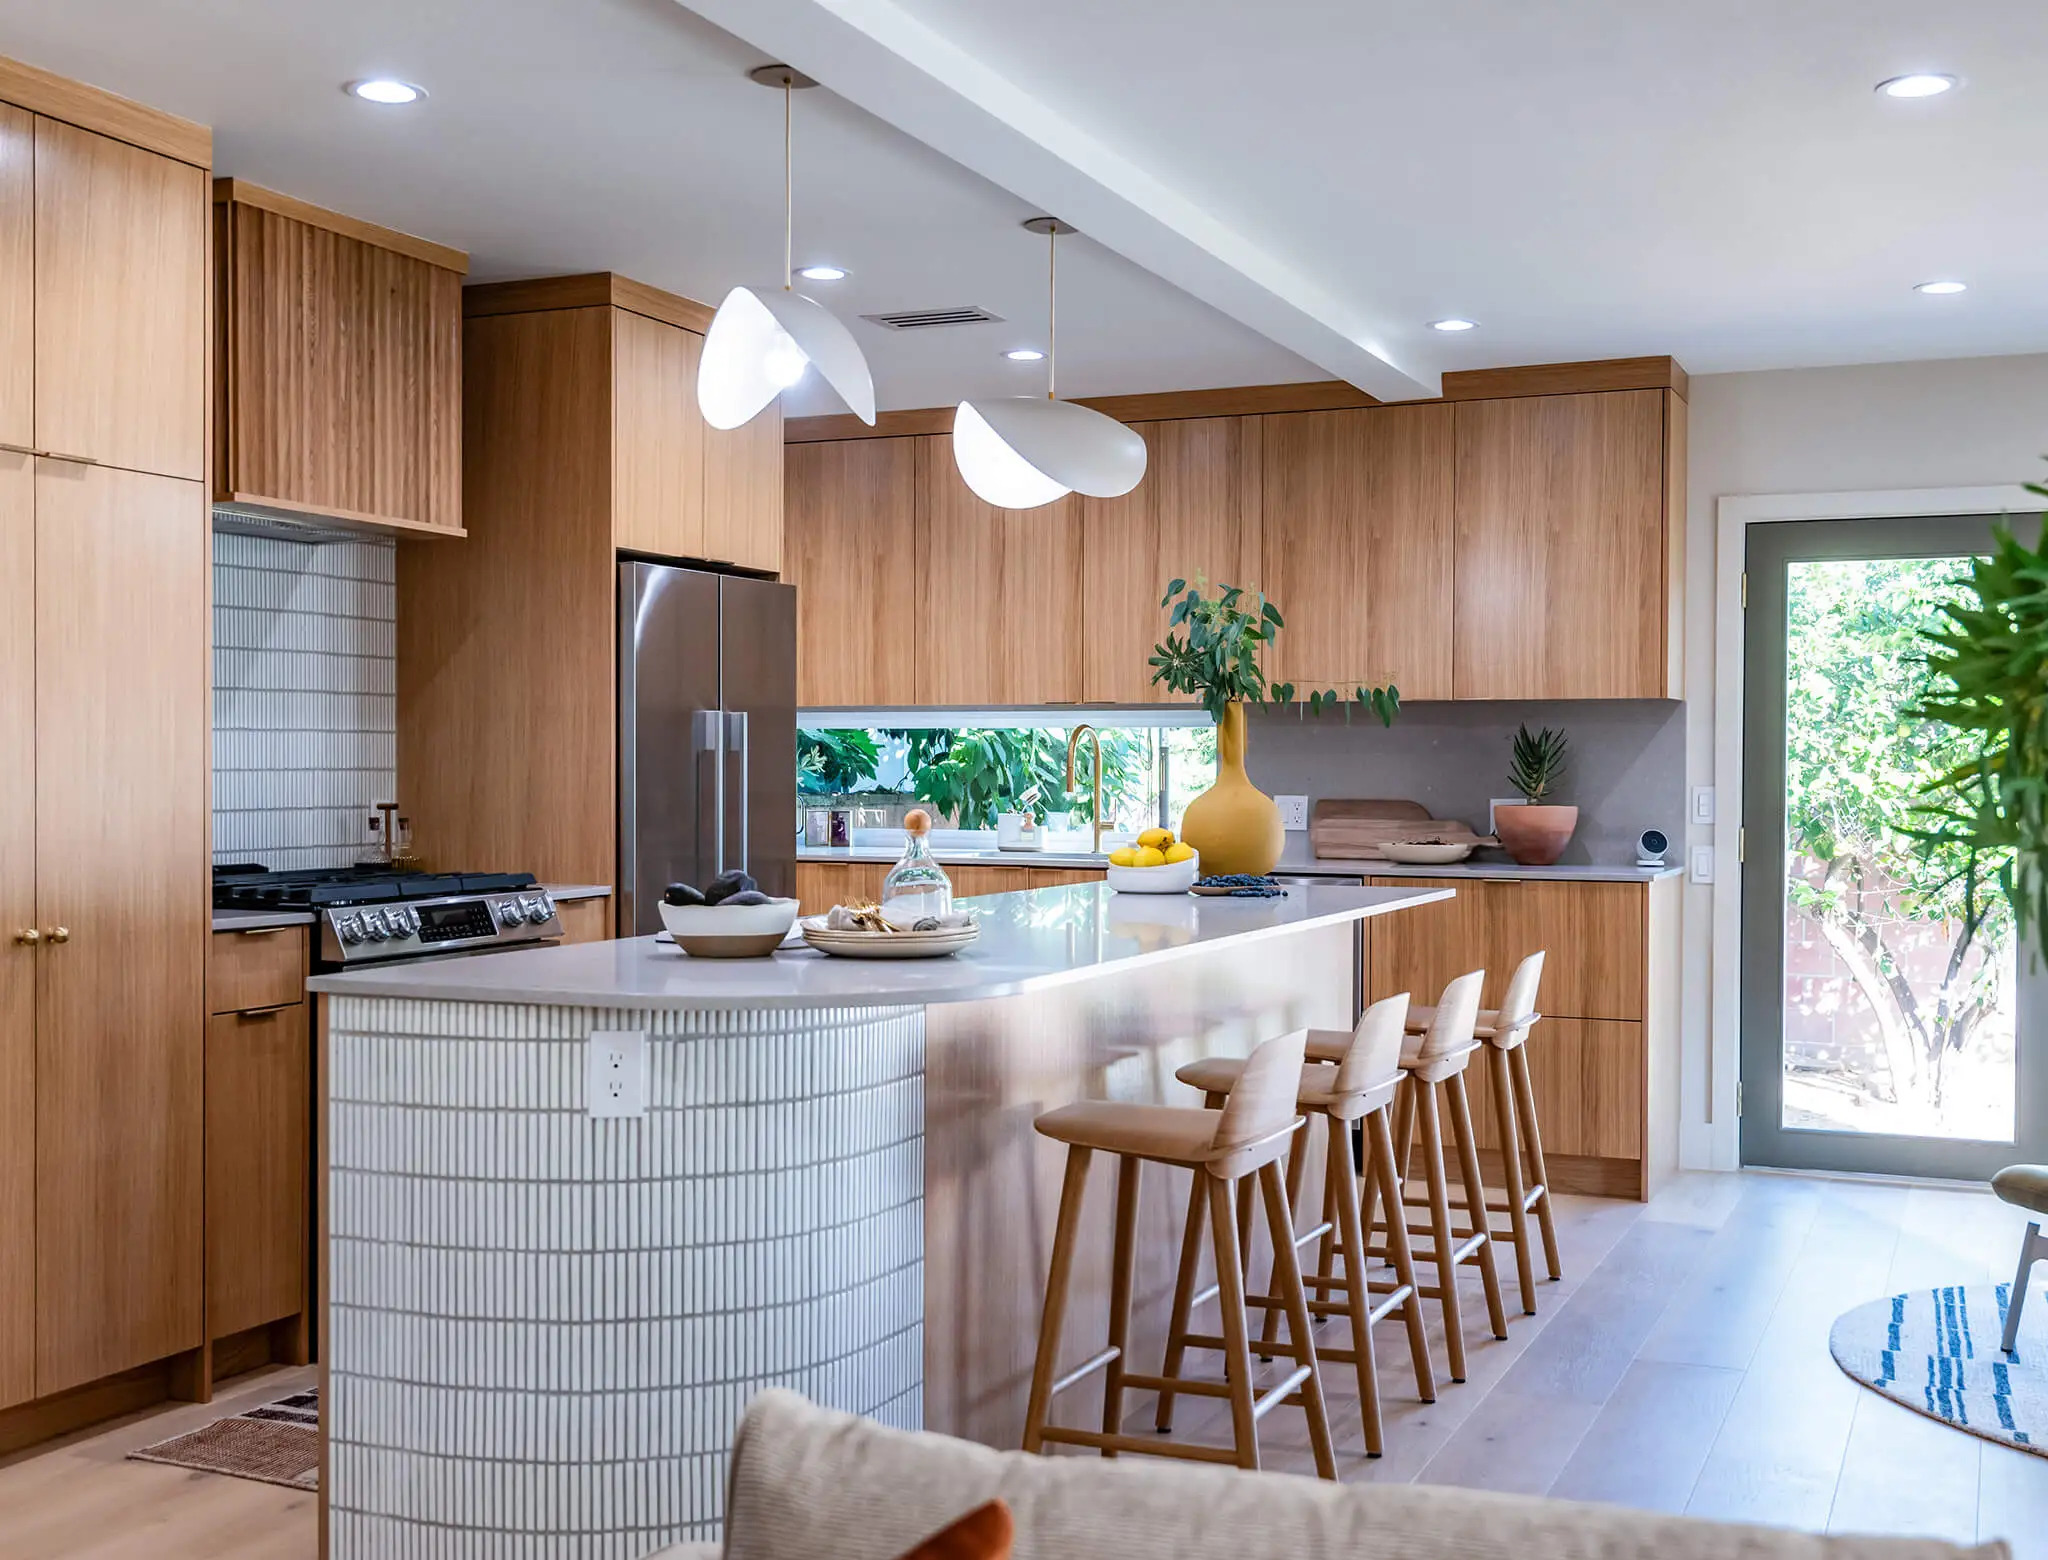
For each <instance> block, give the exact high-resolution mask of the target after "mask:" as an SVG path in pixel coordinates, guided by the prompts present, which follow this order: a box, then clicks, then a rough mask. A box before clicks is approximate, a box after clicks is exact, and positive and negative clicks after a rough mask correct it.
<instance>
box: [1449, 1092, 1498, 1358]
mask: <svg viewBox="0 0 2048 1560" xmlns="http://www.w3.org/2000/svg"><path fill="white" fill-rule="evenodd" d="M1446 1082H1447V1084H1448V1085H1449V1092H1450V1096H1451V1125H1452V1127H1453V1128H1454V1129H1455V1130H1456V1131H1457V1134H1458V1173H1459V1176H1460V1177H1461V1178H1462V1179H1463V1180H1464V1182H1465V1209H1466V1211H1467V1212H1468V1213H1470V1214H1471V1216H1472V1228H1473V1231H1474V1232H1475V1233H1476V1234H1478V1235H1479V1236H1482V1237H1484V1238H1483V1239H1481V1240H1480V1242H1479V1245H1478V1247H1477V1248H1476V1249H1475V1250H1474V1251H1473V1253H1472V1260H1473V1262H1474V1263H1476V1264H1477V1265H1478V1268H1479V1280H1480V1282H1481V1283H1482V1284H1484V1285H1485V1287H1486V1319H1487V1320H1488V1321H1489V1322H1491V1323H1492V1324H1493V1335H1494V1337H1496V1338H1505V1337H1507V1335H1508V1313H1507V1307H1506V1306H1504V1305H1502V1304H1501V1299H1500V1272H1499V1270H1498V1269H1497V1268H1496V1267H1495V1266H1494V1262H1493V1226H1492V1225H1491V1224H1489V1223H1488V1222H1487V1214H1486V1182H1485V1181H1484V1180H1483V1179H1482V1178H1481V1177H1480V1174H1479V1145H1478V1144H1477V1143H1475V1142H1473V1141H1472V1104H1471V1101H1470V1100H1469V1099H1468V1098H1467V1097H1466V1094H1465V1075H1464V1074H1463V1073H1461V1072H1459V1073H1452V1074H1451V1076H1450V1077H1449V1078H1448V1079H1447V1080H1446Z"/></svg>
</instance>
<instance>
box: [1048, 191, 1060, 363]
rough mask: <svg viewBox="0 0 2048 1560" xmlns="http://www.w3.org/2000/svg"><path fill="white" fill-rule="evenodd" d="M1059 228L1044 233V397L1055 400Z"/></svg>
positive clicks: (1058, 338) (1058, 333) (1058, 346)
mask: <svg viewBox="0 0 2048 1560" xmlns="http://www.w3.org/2000/svg"><path fill="white" fill-rule="evenodd" d="M1059 279H1060V230H1059V227H1058V226H1057V225H1054V226H1053V227H1050V228H1047V229H1046V233H1045V398H1046V399H1047V400H1048V401H1051V400H1056V399H1057V397H1056V396H1055V394H1054V390H1055V387H1056V386H1057V385H1058V384H1059V372H1060V286H1059Z"/></svg>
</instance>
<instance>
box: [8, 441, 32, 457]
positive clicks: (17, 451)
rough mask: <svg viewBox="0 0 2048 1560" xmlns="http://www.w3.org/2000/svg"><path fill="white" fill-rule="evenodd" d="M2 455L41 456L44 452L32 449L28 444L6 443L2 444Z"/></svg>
mask: <svg viewBox="0 0 2048 1560" xmlns="http://www.w3.org/2000/svg"><path fill="white" fill-rule="evenodd" d="M0 453H4V454H8V455H40V454H41V453H42V451H41V450H38V449H34V448H31V447H30V446H29V445H26V444H8V443H5V442H0Z"/></svg>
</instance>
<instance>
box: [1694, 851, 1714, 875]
mask: <svg viewBox="0 0 2048 1560" xmlns="http://www.w3.org/2000/svg"><path fill="white" fill-rule="evenodd" d="M1692 880H1693V881H1694V882H1695V883H1711V882H1713V881H1714V847H1713V846H1711V845H1695V846H1693V848H1692Z"/></svg>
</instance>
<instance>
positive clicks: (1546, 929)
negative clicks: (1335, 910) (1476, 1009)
mask: <svg viewBox="0 0 2048 1560" xmlns="http://www.w3.org/2000/svg"><path fill="white" fill-rule="evenodd" d="M1371 881H1372V885H1373V886H1374V887H1376V888H1423V887H1431V888H1450V889H1455V890H1457V897H1456V898H1455V899H1450V900H1445V901H1442V902H1440V903H1437V904H1433V905H1417V906H1415V907H1414V908H1412V909H1408V910H1402V911H1400V912H1398V913H1397V914H1394V915H1387V916H1380V917H1379V918H1377V920H1376V921H1375V922H1374V924H1373V929H1372V939H1371V941H1372V995H1373V997H1375V998H1379V997H1384V996H1390V995H1392V994H1393V993H1394V992H1397V991H1406V992H1408V993H1410V994H1411V995H1412V996H1413V998H1414V999H1415V1001H1417V1002H1419V1003H1420V1002H1434V1001H1436V999H1437V995H1438V994H1439V993H1440V992H1441V991H1442V990H1443V988H1444V986H1445V985H1446V984H1447V983H1448V982H1449V981H1450V980H1451V979H1452V978H1453V977H1455V976H1458V975H1462V974H1464V973H1465V971H1467V970H1473V969H1482V968H1483V969H1484V970H1485V971H1486V995H1485V998H1484V1002H1485V1005H1486V1006H1488V1007H1493V1006H1497V1005H1498V1004H1499V1002H1500V999H1501V994H1502V993H1503V992H1504V991H1505V990H1506V989H1507V983H1508V980H1509V978H1510V977H1511V976H1512V975H1513V974H1514V972H1515V966H1516V965H1517V964H1519V963H1521V961H1522V959H1523V958H1524V957H1525V956H1527V955H1528V954H1531V953H1534V952H1535V951H1536V950H1537V949H1539V948H1541V949H1543V950H1544V953H1545V958H1544V961H1543V984H1542V986H1541V987H1540V988H1539V990H1538V992H1537V997H1536V1003H1537V1007H1538V1008H1539V1009H1540V1010H1541V1011H1542V1012H1544V1013H1546V1014H1552V1015H1556V1016H1558V1017H1563V1018H1604V1019H1626V1020H1630V1021H1639V1020H1641V1019H1642V1018H1643V1017H1644V1016H1645V1006H1646V1003H1645V998H1644V979H1645V968H1646V963H1647V957H1646V952H1647V945H1646V942H1645V920H1644V917H1645V914H1646V910H1647V893H1646V885H1644V884H1641V883H1561V882H1555V881H1550V880H1545V879H1539V878H1478V879H1474V878H1414V877H1377V878H1374V879H1372V880H1371Z"/></svg>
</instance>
